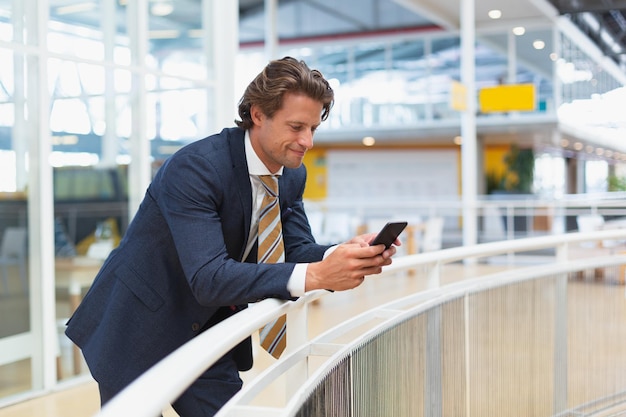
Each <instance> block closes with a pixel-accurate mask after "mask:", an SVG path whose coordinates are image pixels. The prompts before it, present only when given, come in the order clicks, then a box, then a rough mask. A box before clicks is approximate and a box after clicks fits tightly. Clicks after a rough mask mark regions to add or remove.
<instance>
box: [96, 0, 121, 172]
mask: <svg viewBox="0 0 626 417" xmlns="http://www.w3.org/2000/svg"><path fill="white" fill-rule="evenodd" d="M101 5H102V23H101V26H100V27H101V29H102V37H103V44H104V62H105V64H106V65H105V67H104V121H105V124H106V130H105V132H104V135H103V137H102V149H101V153H102V158H101V159H100V165H102V166H115V165H116V158H117V149H118V137H117V109H116V105H115V96H116V94H115V70H114V68H113V65H114V64H115V58H114V50H115V34H116V33H117V29H116V18H115V10H116V7H117V6H116V0H103V1H102V2H101Z"/></svg>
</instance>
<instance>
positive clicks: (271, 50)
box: [265, 0, 278, 61]
mask: <svg viewBox="0 0 626 417" xmlns="http://www.w3.org/2000/svg"><path fill="white" fill-rule="evenodd" d="M277 16H278V0H265V57H266V58H267V60H268V61H269V60H272V59H276V58H278V30H277V25H276V22H277Z"/></svg>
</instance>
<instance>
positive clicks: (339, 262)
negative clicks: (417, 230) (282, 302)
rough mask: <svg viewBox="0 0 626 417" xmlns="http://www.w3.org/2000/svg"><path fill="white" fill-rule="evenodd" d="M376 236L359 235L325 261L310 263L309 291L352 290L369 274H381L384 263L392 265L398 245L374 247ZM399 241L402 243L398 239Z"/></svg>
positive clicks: (337, 249)
mask: <svg viewBox="0 0 626 417" xmlns="http://www.w3.org/2000/svg"><path fill="white" fill-rule="evenodd" d="M374 236H375V234H367V235H361V236H357V237H355V238H353V239H351V240H350V241H349V242H347V243H343V244H341V245H338V246H337V248H336V249H335V250H334V251H333V252H332V253H331V254H330V255H328V256H327V257H326V258H325V259H324V260H322V261H320V262H314V263H311V264H309V266H308V267H307V272H306V283H305V291H312V290H319V289H326V290H333V291H344V290H349V289H352V288H355V287H358V286H359V285H361V284H362V283H363V281H364V279H365V276H366V275H374V274H380V272H381V271H382V268H383V266H386V265H390V264H391V257H392V256H393V255H394V254H395V253H396V248H395V247H394V246H391V247H390V248H389V249H387V250H385V247H384V246H383V245H376V246H370V245H369V242H371V240H372V239H373V238H374ZM396 244H398V245H399V244H400V242H399V241H396Z"/></svg>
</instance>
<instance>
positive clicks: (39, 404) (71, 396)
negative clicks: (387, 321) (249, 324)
mask: <svg viewBox="0 0 626 417" xmlns="http://www.w3.org/2000/svg"><path fill="white" fill-rule="evenodd" d="M509 267H510V266H507V265H506V264H505V263H498V262H496V263H494V264H475V265H461V264H454V265H449V266H446V267H444V268H443V269H442V283H441V284H442V285H443V284H446V283H452V282H455V281H458V280H464V279H471V278H472V277H476V276H478V275H482V274H487V273H491V272H497V271H501V270H503V269H506V268H509ZM422 277H423V274H422V273H420V271H417V273H416V274H414V275H407V274H404V275H402V276H397V277H396V276H394V277H371V278H369V279H368V280H367V281H366V283H365V284H364V285H362V286H361V287H359V288H357V289H355V290H352V291H347V292H339V293H333V294H330V295H328V296H326V297H324V298H323V299H321V300H319V301H318V302H316V303H315V304H313V305H312V306H311V308H310V312H309V316H310V321H311V323H312V326H311V328H310V336H311V337H314V336H315V335H317V334H319V333H321V332H322V331H324V330H326V329H328V328H330V327H332V326H334V325H335V324H337V323H340V322H341V321H344V320H346V319H348V318H350V317H352V316H354V315H356V314H358V313H360V312H362V311H365V310H367V309H369V308H371V307H373V306H376V305H379V304H382V303H384V302H387V301H389V300H392V299H395V298H398V297H400V296H402V295H406V294H407V293H410V292H415V291H419V290H422V289H424V288H425V279H422ZM392 280H393V281H392ZM392 283H393V285H391V284H392ZM578 284H580V285H581V286H582V287H585V288H584V289H581V291H580V294H581V297H585V298H586V300H585V302H589V299H590V298H589V297H590V296H592V295H593V294H597V295H598V297H600V298H602V297H608V296H610V297H612V298H616V299H617V300H620V301H619V302H620V303H622V301H621V300H623V299H624V296H623V292H624V291H623V287H621V286H616V285H612V284H602V283H601V284H600V285H599V284H598V283H597V282H596V281H595V280H593V279H589V278H586V279H584V280H583V281H579V282H578ZM587 286H589V288H588V289H587V288H586V287H587ZM619 288H622V289H619ZM616 294H617V295H616ZM594 297H595V296H594ZM591 298H593V297H591ZM60 299H61V300H60V305H61V307H60V308H61V310H63V308H64V307H63V302H64V301H63V294H60ZM2 304H3V303H2V302H0V306H1V305H2ZM625 304H626V303H625ZM620 311H622V310H620ZM68 355H69V354H68V353H67V352H66V354H65V356H68ZM70 361H71V360H70V359H69V358H67V357H65V358H64V363H65V364H66V365H64V366H67V364H69V363H70ZM270 361H271V359H269V358H268V355H267V354H265V352H259V351H257V352H256V353H255V368H253V369H252V370H251V371H249V372H246V373H244V374H243V375H242V377H243V379H244V383H245V381H247V380H249V379H251V378H254V376H255V375H256V374H258V373H259V372H260V371H261V370H262V369H264V368H265V367H267V366H268V364H269V363H270ZM8 369H10V371H8ZM28 372H29V365H28V363H25V364H15V365H14V366H13V367H12V368H7V367H0V398H2V397H3V396H7V395H9V394H11V391H12V390H16V389H17V388H16V387H19V385H20V384H21V383H24V381H22V379H24V378H23V375H25V374H26V375H28ZM83 378H85V379H84V382H80V383H72V382H71V379H70V382H68V383H67V384H68V385H67V387H66V388H65V389H62V390H60V391H58V392H55V393H52V394H49V395H45V396H42V397H39V398H35V399H30V400H26V401H23V402H20V403H17V404H14V405H10V406H7V407H5V408H0V417H42V416H45V417H87V416H92V415H93V414H95V413H96V412H97V411H98V408H99V399H98V394H97V387H96V385H95V383H94V382H93V381H92V380H90V379H89V378H88V376H85V377H83ZM164 416H165V417H175V416H177V414H176V413H175V412H174V411H173V410H171V409H167V410H164Z"/></svg>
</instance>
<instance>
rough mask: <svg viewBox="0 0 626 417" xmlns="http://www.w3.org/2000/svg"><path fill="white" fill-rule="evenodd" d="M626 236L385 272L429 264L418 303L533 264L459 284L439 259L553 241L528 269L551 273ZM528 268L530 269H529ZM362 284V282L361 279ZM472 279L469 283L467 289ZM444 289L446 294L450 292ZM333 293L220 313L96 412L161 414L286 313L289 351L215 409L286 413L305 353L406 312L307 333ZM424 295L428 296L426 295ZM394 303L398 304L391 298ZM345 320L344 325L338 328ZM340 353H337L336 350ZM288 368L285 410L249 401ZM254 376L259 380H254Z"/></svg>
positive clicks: (331, 349) (604, 234)
mask: <svg viewBox="0 0 626 417" xmlns="http://www.w3.org/2000/svg"><path fill="white" fill-rule="evenodd" d="M607 240H612V241H622V242H623V241H625V240H626V229H615V230H605V231H599V232H588V233H567V234H563V235H549V236H541V237H533V238H526V239H517V240H509V241H502V242H490V243H484V244H478V245H474V246H468V247H455V248H450V249H444V250H441V251H438V252H432V253H425V254H416V255H408V256H403V257H399V258H397V259H394V262H393V264H392V265H390V266H388V267H386V268H385V269H384V271H383V274H389V275H391V274H395V273H398V272H401V271H407V270H409V269H414V268H416V267H427V268H429V270H430V271H431V273H430V274H429V275H428V280H429V282H428V288H429V289H431V290H429V291H422V292H420V293H419V294H413V295H409V296H408V297H407V301H406V302H407V303H408V302H409V300H410V302H411V303H414V302H415V297H421V298H422V299H423V300H424V303H421V304H420V308H425V306H427V305H428V304H429V303H433V302H434V303H436V302H440V301H441V299H442V298H445V297H446V296H449V295H450V294H452V293H453V292H454V291H460V289H462V290H463V291H478V290H479V289H481V288H487V287H489V286H490V285H495V284H494V283H496V282H502V281H503V280H507V279H509V280H515V279H523V278H524V277H528V276H529V273H530V270H527V269H524V271H523V272H515V271H516V270H510V271H505V272H502V273H499V274H494V275H493V276H491V277H489V278H486V279H479V278H476V279H472V280H471V282H463V283H460V284H462V285H460V286H457V285H449V286H445V287H439V275H438V274H439V270H440V268H439V267H440V266H442V265H445V264H448V263H452V262H458V261H464V262H473V261H475V260H477V259H479V258H483V257H489V256H494V255H510V254H515V253H522V252H528V251H533V250H538V249H547V248H554V249H555V251H556V252H555V253H556V258H555V259H556V262H555V263H554V265H551V266H550V267H548V266H546V265H542V266H541V268H540V269H537V268H535V269H536V270H535V271H534V272H532V274H534V276H536V277H537V276H540V275H542V274H544V273H545V274H548V273H555V272H556V273H563V272H567V271H577V270H582V269H584V268H592V267H595V266H598V265H602V266H610V265H621V264H626V256H625V255H617V256H616V255H615V254H609V253H606V254H605V255H608V256H602V257H597V258H588V259H582V260H576V261H567V259H568V258H567V253H568V249H569V248H570V247H571V246H572V245H577V244H580V243H581V242H588V241H596V242H600V241H607ZM532 274H531V275H532ZM364 285H367V284H364ZM468 286H472V288H474V289H473V290H472V289H469V290H468V288H470V287H468ZM447 291H449V294H448V295H447ZM324 296H331V297H332V294H330V293H327V292H326V291H314V292H311V293H308V294H306V295H305V296H303V297H301V298H299V299H298V300H296V301H280V300H276V299H267V300H264V301H261V302H258V303H255V304H254V305H251V306H250V308H248V309H246V310H243V311H241V312H239V313H238V314H236V315H235V316H233V317H231V318H229V319H228V320H225V321H223V322H221V323H219V324H217V325H215V326H214V327H212V328H210V329H208V330H207V331H205V332H203V333H202V334H200V335H198V336H197V337H196V338H194V339H193V340H191V341H190V342H188V343H187V344H185V345H184V346H181V347H180V348H179V349H178V350H176V351H174V352H173V353H171V354H170V355H169V356H167V357H166V358H164V359H163V360H162V361H160V362H159V363H158V364H156V365H155V366H154V367H153V368H151V369H150V370H148V371H147V372H146V373H145V374H143V375H142V376H141V377H139V378H138V379H137V380H136V381H134V382H133V383H132V384H131V385H129V386H128V387H127V388H126V389H125V390H124V391H122V392H121V393H120V394H119V395H117V396H116V397H115V398H113V399H112V400H111V401H109V402H108V403H107V404H106V405H105V406H104V407H103V408H102V410H101V411H100V412H99V413H97V415H96V416H97V417H118V416H120V415H132V416H135V417H144V416H145V417H153V416H155V415H159V414H160V413H161V412H162V410H163V409H164V408H165V407H167V405H168V404H170V403H171V402H173V401H174V400H175V399H176V398H177V397H178V396H179V395H180V394H181V393H182V392H183V391H184V390H185V389H186V388H187V387H188V386H189V385H190V384H191V383H193V381H194V380H195V379H196V378H197V377H199V376H200V375H201V374H202V373H203V372H204V371H205V370H206V369H208V368H209V367H210V366H211V365H212V364H213V363H215V362H216V361H217V360H218V359H219V358H220V357H221V356H223V355H224V354H225V353H226V352H228V351H229V350H230V349H232V348H233V347H234V346H236V345H237V344H238V343H239V342H241V341H242V340H244V339H245V338H246V337H248V336H249V335H252V334H253V333H255V332H256V331H257V330H258V329H259V328H261V327H262V326H263V325H264V324H265V323H267V322H269V321H271V320H273V319H275V318H277V317H279V316H281V315H283V314H287V317H288V324H287V325H288V327H289V328H290V329H298V330H299V331H292V330H290V332H289V333H288V351H287V354H286V355H283V357H282V358H281V359H280V360H279V361H277V362H276V363H275V364H274V365H272V366H270V367H269V368H268V369H266V370H265V371H264V372H263V373H261V375H259V376H258V377H257V378H256V379H255V380H254V381H251V382H250V383H249V384H246V386H244V388H243V389H242V391H241V392H240V393H239V394H237V395H236V396H235V397H234V398H233V399H232V400H231V401H230V402H229V403H228V404H227V406H225V407H224V409H223V410H222V411H221V412H220V413H219V415H220V416H237V415H255V416H277V415H291V414H288V413H287V410H288V409H289V408H292V407H294V406H295V404H297V403H299V402H301V400H302V398H301V396H302V395H303V394H304V392H303V391H302V390H303V389H304V388H302V389H300V390H299V391H298V388H300V387H303V384H304V382H305V380H306V379H307V378H316V375H311V376H309V375H308V371H307V370H306V365H304V366H305V368H304V369H303V368H302V366H303V365H302V362H303V360H302V359H305V358H306V357H307V356H308V355H312V354H315V355H321V356H328V357H329V361H333V360H336V359H333V358H337V357H339V356H340V354H341V350H342V349H344V346H343V345H337V344H333V343H329V342H327V341H328V340H332V339H333V338H334V337H336V336H337V335H338V334H341V333H342V332H345V331H346V329H347V328H354V327H355V326H357V325H358V324H359V323H362V322H363V321H366V320H369V319H370V318H371V315H375V316H376V317H379V318H387V319H389V320H399V319H401V315H403V314H408V313H407V312H406V311H400V310H399V306H400V305H402V303H403V302H404V301H403V300H399V301H394V302H393V303H389V304H388V305H385V306H382V307H379V308H375V309H372V310H371V311H368V312H366V313H364V314H362V315H360V316H357V317H355V318H353V319H351V320H350V321H348V322H346V323H344V324H342V325H340V326H337V327H336V328H334V329H331V330H329V331H328V332H326V333H325V334H323V335H321V336H319V337H317V338H315V339H314V340H313V341H310V340H308V334H307V330H306V329H307V315H306V310H307V309H306V307H307V304H308V303H310V302H311V301H313V300H315V299H318V298H320V297H324ZM426 301H428V302H426ZM394 303H395V304H394ZM342 326H343V327H342ZM338 355H339V356H338ZM283 374H286V376H287V378H289V379H288V381H289V383H287V387H288V390H289V391H290V392H288V393H287V399H288V401H287V402H288V404H287V407H285V408H284V409H276V408H264V407H252V406H249V405H247V404H249V401H250V400H251V399H252V398H254V396H255V395H257V394H258V393H259V392H260V391H261V390H262V389H263V386H264V385H263V380H265V379H267V380H272V379H275V378H276V377H277V376H279V375H283ZM257 381H258V383H257Z"/></svg>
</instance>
